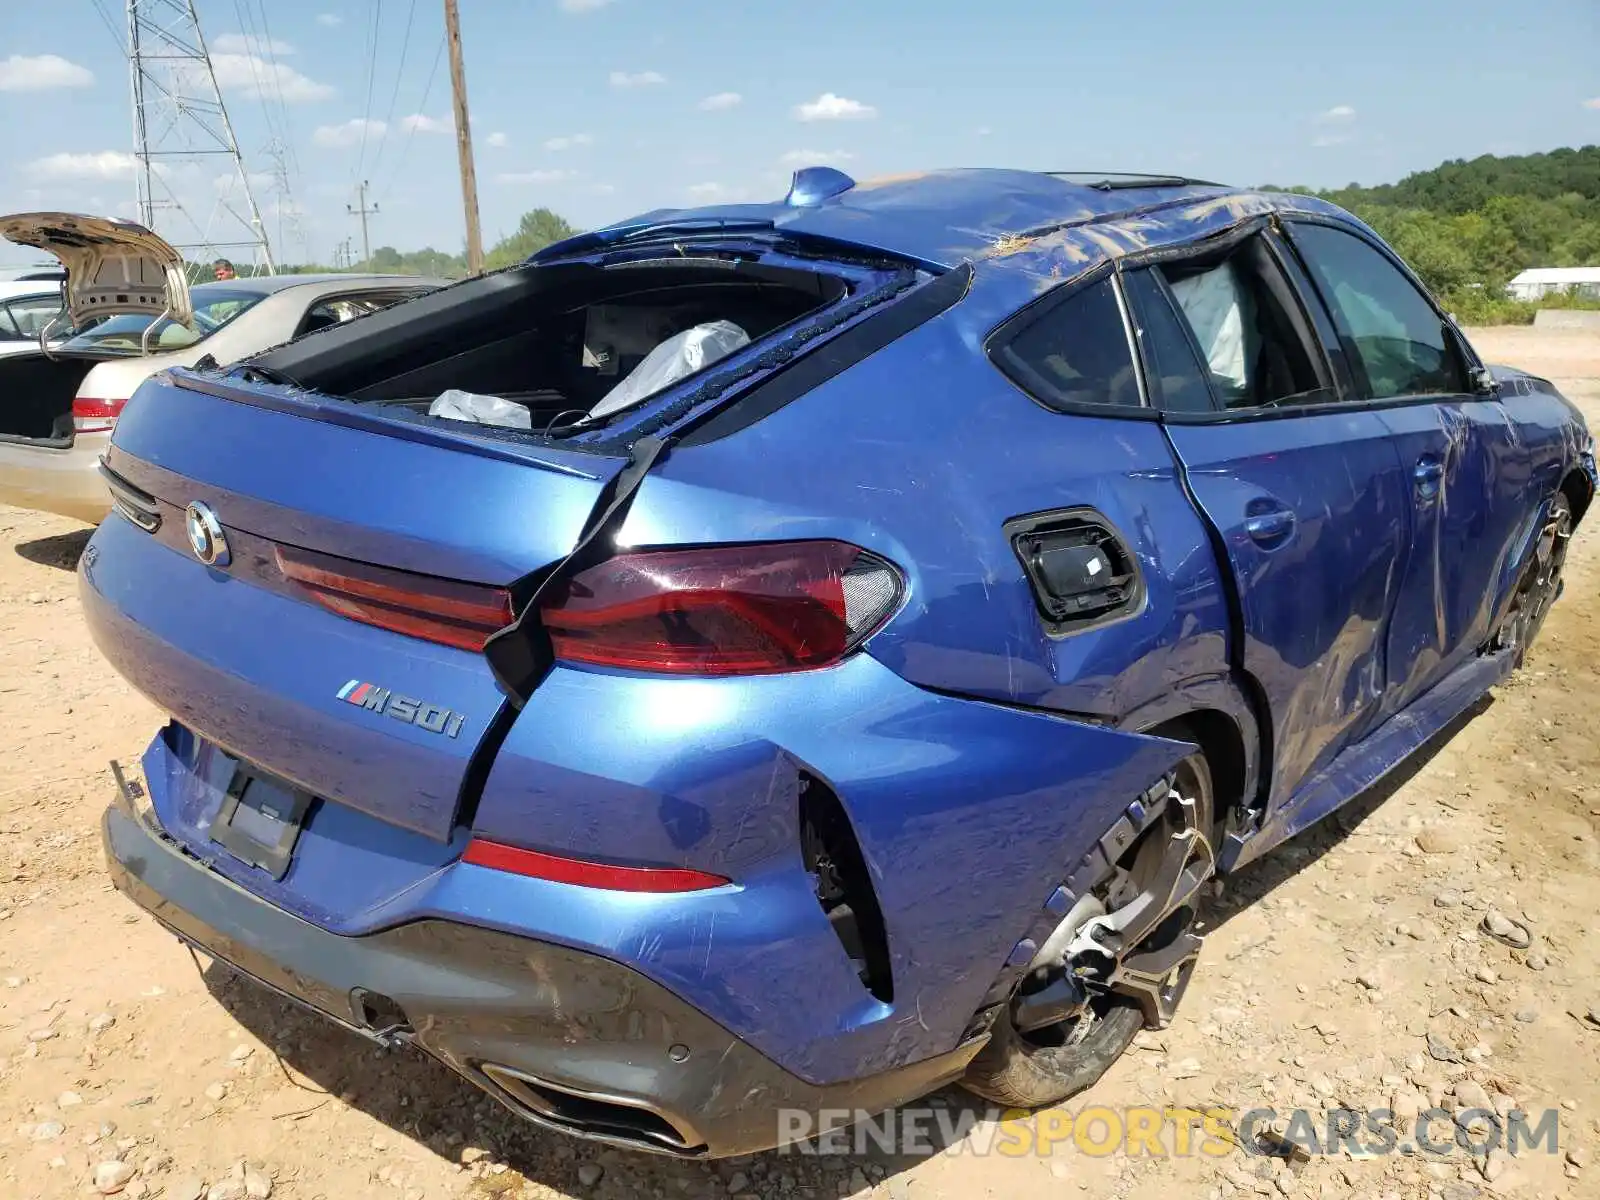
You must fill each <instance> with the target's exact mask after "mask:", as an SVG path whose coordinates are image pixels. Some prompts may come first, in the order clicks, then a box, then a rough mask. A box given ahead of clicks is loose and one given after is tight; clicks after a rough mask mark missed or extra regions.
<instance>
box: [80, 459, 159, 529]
mask: <svg viewBox="0 0 1600 1200" xmlns="http://www.w3.org/2000/svg"><path fill="white" fill-rule="evenodd" d="M96 469H97V470H98V471H99V472H100V478H101V479H103V480H105V481H106V487H107V488H109V489H110V491H111V504H112V506H113V507H114V508H115V509H116V510H117V511H118V512H119V513H121V514H122V515H123V516H125V517H127V518H128V520H130V521H132V522H133V523H134V524H135V525H137V526H138V527H139V528H140V529H142V530H144V531H145V532H146V533H154V532H155V531H156V530H158V529H160V528H161V509H160V508H159V507H158V506H157V504H156V498H155V497H154V496H152V495H150V493H149V492H144V491H141V490H140V489H138V488H136V487H134V486H133V484H131V483H129V482H128V481H127V480H126V479H124V478H123V477H122V476H121V475H118V474H117V473H116V472H115V471H113V470H112V469H111V468H110V467H108V466H107V465H106V460H105V459H103V458H102V459H101V460H100V462H99V463H98V464H97V467H96Z"/></svg>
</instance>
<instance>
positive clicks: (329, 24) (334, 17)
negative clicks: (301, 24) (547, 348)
mask: <svg viewBox="0 0 1600 1200" xmlns="http://www.w3.org/2000/svg"><path fill="white" fill-rule="evenodd" d="M317 24H318V25H321V26H322V27H323V28H324V29H337V28H338V27H339V26H340V25H343V24H344V18H343V17H341V16H340V15H339V14H338V13H318V14H317Z"/></svg>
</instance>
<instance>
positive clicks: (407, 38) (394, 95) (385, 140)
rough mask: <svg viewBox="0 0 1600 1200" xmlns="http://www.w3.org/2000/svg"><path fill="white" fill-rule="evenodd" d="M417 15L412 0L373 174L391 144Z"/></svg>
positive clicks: (415, 3) (374, 157)
mask: <svg viewBox="0 0 1600 1200" xmlns="http://www.w3.org/2000/svg"><path fill="white" fill-rule="evenodd" d="M416 15H417V0H411V6H410V7H409V8H407V9H406V31H405V33H404V35H403V36H402V37H401V38H400V65H399V66H398V67H396V68H395V70H394V90H393V91H392V92H390V93H389V113H388V115H387V116H385V117H384V118H383V133H382V134H380V135H379V138H378V152H377V154H375V155H373V158H372V173H373V174H377V172H378V164H379V163H381V162H382V161H383V148H384V147H385V146H387V145H388V144H389V128H390V125H389V123H390V122H391V121H393V120H394V108H395V103H396V102H397V101H398V100H399V99H400V81H401V80H402V79H403V78H405V70H406V51H407V50H408V49H409V48H410V46H411V22H412V19H413V18H414V17H415V16H416ZM419 111H420V110H419Z"/></svg>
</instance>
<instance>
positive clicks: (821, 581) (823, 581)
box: [539, 541, 902, 675]
mask: <svg viewBox="0 0 1600 1200" xmlns="http://www.w3.org/2000/svg"><path fill="white" fill-rule="evenodd" d="M901 592H902V583H901V578H900V573H899V572H898V571H897V570H896V569H895V568H894V567H893V566H891V565H890V564H889V563H887V562H885V561H884V560H883V559H881V558H878V557H877V556H875V555H872V554H868V553H867V552H866V551H865V550H862V549H861V548H860V547H857V546H851V545H849V544H847V543H844V542H831V541H814V542H768V543H762V544H757V545H748V546H713V547H708V548H706V549H699V550H641V551H635V552H630V553H626V554H620V555H618V556H617V557H615V558H611V559H607V560H606V561H605V562H603V563H600V564H599V565H597V566H593V567H590V568H588V569H587V570H584V571H580V572H579V573H578V574H576V575H574V576H573V577H572V578H571V579H570V580H567V581H566V582H565V583H564V584H561V585H559V586H558V587H557V588H556V589H555V591H554V594H553V595H552V596H551V597H550V598H549V599H548V600H547V602H546V603H545V604H544V605H543V606H542V607H541V609H540V614H539V615H540V619H541V620H542V622H543V624H544V627H545V629H546V630H548V631H549V634H550V640H551V644H552V646H553V648H554V650H555V655H556V657H557V658H558V659H564V660H566V661H568V662H580V663H591V664H594V665H597V666H607V667H628V668H633V669H636V670H641V671H668V672H673V673H676V674H684V675H743V674H765V673H770V672H777V671H803V670H808V669H811V668H815V667H826V666H830V665H831V664H833V663H836V662H838V661H839V660H840V659H842V658H844V657H845V656H846V655H847V654H849V653H851V652H852V651H854V650H855V649H856V648H857V647H859V646H860V645H861V643H862V642H863V641H865V640H866V639H867V637H869V636H870V635H871V634H872V633H873V632H874V631H876V630H877V628H878V627H879V626H880V625H882V624H883V622H884V620H885V619H886V618H887V617H888V616H889V614H890V613H891V612H893V611H894V608H895V606H896V605H897V604H898V603H899V601H900V596H901Z"/></svg>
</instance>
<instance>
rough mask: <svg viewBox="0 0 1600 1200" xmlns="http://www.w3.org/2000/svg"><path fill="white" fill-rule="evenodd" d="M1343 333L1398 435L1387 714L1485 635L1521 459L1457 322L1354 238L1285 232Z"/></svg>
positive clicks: (1327, 229) (1371, 396) (1523, 520)
mask: <svg viewBox="0 0 1600 1200" xmlns="http://www.w3.org/2000/svg"><path fill="white" fill-rule="evenodd" d="M1287 228H1288V231H1289V236H1290V239H1291V240H1292V242H1293V244H1294V247H1295V250H1296V251H1297V252H1298V254H1299V256H1300V258H1301V259H1302V261H1303V262H1304V264H1305V266H1306V269H1307V271H1308V273H1309V275H1310V278H1311V280H1312V282H1313V284H1314V287H1315V290H1316V292H1317V293H1318V294H1319V296H1320V297H1321V300H1322V302H1323V303H1324V304H1325V305H1326V307H1327V310H1328V312H1329V314H1330V315H1331V317H1332V321H1333V324H1334V327H1335V328H1336V330H1337V336H1338V339H1339V344H1340V346H1341V348H1342V350H1343V353H1344V359H1345V361H1346V362H1347V363H1348V364H1349V368H1350V374H1351V377H1352V383H1353V385H1354V388H1355V390H1356V393H1357V397H1358V398H1359V399H1360V400H1362V401H1364V402H1366V403H1368V404H1371V405H1373V406H1374V407H1375V408H1376V409H1377V415H1378V417H1379V419H1380V420H1381V421H1382V422H1383V424H1384V426H1385V428H1387V429H1388V430H1389V431H1390V433H1391V434H1392V435H1393V437H1394V441H1395V447H1396V450H1397V451H1398V453H1399V455H1400V458H1401V462H1402V466H1403V468H1404V470H1405V472H1406V475H1407V479H1408V483H1409V485H1410V486H1409V499H1408V504H1407V511H1408V516H1409V524H1410V535H1409V536H1408V538H1407V539H1406V547H1405V553H1404V555H1403V558H1402V561H1401V569H1400V586H1399V588H1398V591H1397V594H1396V602H1395V612H1394V618H1393V620H1392V621H1391V623H1390V627H1389V638H1388V673H1389V686H1388V691H1387V694H1386V695H1385V697H1384V710H1385V712H1386V713H1392V712H1396V711H1398V710H1399V709H1401V708H1403V707H1405V705H1406V704H1408V703H1410V702H1411V701H1412V700H1414V699H1415V698H1416V697H1417V696H1419V695H1421V694H1422V693H1423V692H1425V691H1427V690H1428V688H1430V687H1432V686H1433V685H1434V684H1436V683H1437V682H1439V680H1440V679H1441V678H1443V677H1444V676H1445V675H1447V674H1448V673H1449V672H1450V671H1451V669H1453V668H1454V667H1455V666H1457V665H1458V664H1459V663H1460V662H1461V661H1462V660H1463V659H1464V658H1466V657H1468V656H1470V655H1472V654H1473V653H1475V652H1476V651H1477V649H1478V647H1479V646H1481V645H1482V644H1483V643H1484V642H1485V640H1486V639H1487V638H1488V636H1489V634H1490V632H1491V631H1490V624H1491V622H1492V620H1493V618H1494V612H1495V606H1496V601H1497V599H1498V595H1499V590H1500V587H1499V585H1500V582H1501V581H1502V579H1504V578H1506V577H1507V566H1508V559H1509V557H1510V556H1511V555H1512V554H1513V553H1514V547H1515V546H1516V545H1518V544H1520V542H1519V538H1518V535H1519V532H1521V531H1522V530H1523V528H1524V527H1525V525H1526V524H1527V521H1528V520H1529V518H1531V516H1532V514H1533V511H1534V507H1535V506H1534V505H1532V504H1530V503H1529V501H1528V495H1527V493H1528V487H1527V483H1528V471H1527V469H1526V462H1525V460H1526V457H1527V456H1526V453H1525V451H1524V449H1523V447H1522V445H1521V443H1520V440H1519V439H1518V437H1517V434H1516V431H1515V429H1514V428H1513V426H1512V423H1511V421H1510V420H1509V418H1508V416H1507V414H1506V411H1505V409H1504V408H1503V407H1502V406H1501V404H1500V403H1499V401H1498V399H1497V398H1496V397H1495V396H1494V395H1493V394H1492V393H1482V394H1480V393H1475V392H1474V391H1473V390H1472V387H1471V382H1470V378H1469V364H1468V362H1467V360H1466V359H1465V357H1464V348H1463V346H1462V344H1461V342H1460V340H1459V339H1458V338H1457V336H1456V334H1455V332H1454V329H1453V327H1451V326H1450V324H1449V322H1448V321H1447V319H1446V318H1445V316H1444V314H1442V313H1441V312H1439V311H1438V309H1436V308H1435V307H1434V305H1433V303H1432V301H1430V300H1429V299H1428V298H1427V295H1426V294H1425V293H1424V292H1423V291H1422V289H1421V288H1420V287H1419V286H1418V285H1417V284H1416V283H1414V282H1413V281H1412V280H1411V279H1410V278H1409V276H1408V275H1407V274H1406V273H1405V272H1404V271H1403V270H1402V269H1401V267H1400V266H1399V265H1398V263H1397V262H1396V261H1395V260H1394V259H1393V258H1391V257H1390V255H1389V254H1387V253H1386V252H1385V251H1384V250H1382V249H1380V248H1379V247H1378V246H1377V245H1376V244H1375V243H1373V242H1371V241H1368V240H1367V239H1366V238H1365V237H1362V236H1360V235H1359V234H1358V233H1357V232H1355V231H1354V230H1351V229H1348V228H1340V227H1335V226H1333V225H1329V224H1326V223H1323V222H1315V221H1310V220H1297V221H1291V222H1289V223H1288V225H1287Z"/></svg>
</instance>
